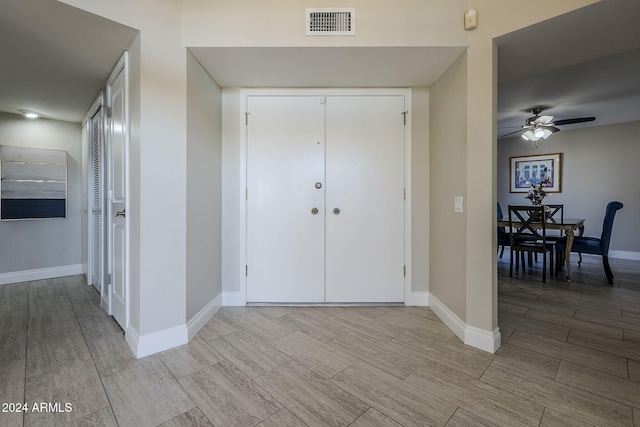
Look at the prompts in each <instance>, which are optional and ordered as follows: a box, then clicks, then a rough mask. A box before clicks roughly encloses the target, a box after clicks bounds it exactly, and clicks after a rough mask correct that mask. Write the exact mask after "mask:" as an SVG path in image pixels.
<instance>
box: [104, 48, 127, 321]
mask: <svg viewBox="0 0 640 427" xmlns="http://www.w3.org/2000/svg"><path fill="white" fill-rule="evenodd" d="M125 57H126V55H125V56H123V60H122V61H121V62H120V63H119V66H118V67H116V69H115V70H114V72H113V73H112V76H111V77H110V78H109V80H108V82H107V100H108V102H109V106H110V117H109V122H108V123H109V126H108V139H107V141H108V149H107V156H108V174H107V176H108V189H109V190H108V193H109V194H108V199H109V201H108V206H109V209H108V225H109V248H110V251H109V255H110V256H109V272H110V277H111V285H110V292H109V299H110V301H109V302H108V303H110V306H111V307H110V311H108V312H109V313H111V315H113V317H114V318H115V319H116V321H117V322H118V323H119V324H120V326H122V328H123V329H124V330H126V327H127V292H128V291H127V263H126V259H127V238H126V237H127V221H126V207H127V206H126V202H127V185H126V184H127V180H126V178H127V177H126V174H127V147H128V135H127V132H128V119H127V118H128V114H127V92H126V83H127V81H126V63H125V60H124V59H125Z"/></svg>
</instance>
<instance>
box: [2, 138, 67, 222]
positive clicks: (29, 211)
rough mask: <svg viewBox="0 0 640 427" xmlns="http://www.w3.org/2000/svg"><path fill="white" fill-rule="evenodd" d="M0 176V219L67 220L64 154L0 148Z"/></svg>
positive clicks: (3, 146) (65, 162)
mask: <svg viewBox="0 0 640 427" xmlns="http://www.w3.org/2000/svg"><path fill="white" fill-rule="evenodd" d="M0 177H1V180H0V203H1V204H0V219H2V220H17V219H40V218H66V216H67V152H66V151H61V150H47V149H40V148H24V147H12V146H8V145H0Z"/></svg>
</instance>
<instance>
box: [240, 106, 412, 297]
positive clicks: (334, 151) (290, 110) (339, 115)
mask: <svg viewBox="0 0 640 427" xmlns="http://www.w3.org/2000/svg"><path fill="white" fill-rule="evenodd" d="M247 111H248V113H249V114H248V123H247V165H246V167H247V169H246V170H247V197H246V199H247V301H248V302H272V303H278V302H283V303H323V302H329V303H343V302H344V303H351V302H361V303H375V302H403V301H404V275H405V273H404V272H405V254H404V248H405V244H404V235H405V234H404V227H405V224H404V221H405V212H404V210H405V166H404V165H405V160H404V158H405V157H404V156H405V138H404V132H405V126H404V121H403V118H404V117H403V112H404V111H405V98H404V96H396V95H388V96H387V95H385V96H249V97H248V98H247Z"/></svg>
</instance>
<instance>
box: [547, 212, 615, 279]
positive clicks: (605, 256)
mask: <svg viewBox="0 0 640 427" xmlns="http://www.w3.org/2000/svg"><path fill="white" fill-rule="evenodd" d="M623 206H624V205H623V204H622V203H621V202H617V201H612V202H609V203H608V204H607V207H606V209H605V212H604V221H603V222H602V233H601V234H600V237H599V238H598V237H584V236H576V237H574V238H573V245H572V246H571V252H577V253H579V254H592V255H600V256H601V257H602V266H603V267H604V274H605V275H606V276H607V281H608V282H609V284H610V285H613V273H612V271H611V266H610V265H609V244H610V243H611V233H612V232H613V220H614V219H615V217H616V212H618V211H619V210H620V209H622V208H623ZM566 247H567V238H566V237H563V238H562V239H560V240H558V241H557V242H556V274H558V273H559V272H560V270H561V269H562V265H563V262H564V253H565V250H566ZM581 262H582V258H580V261H578V265H580V264H581Z"/></svg>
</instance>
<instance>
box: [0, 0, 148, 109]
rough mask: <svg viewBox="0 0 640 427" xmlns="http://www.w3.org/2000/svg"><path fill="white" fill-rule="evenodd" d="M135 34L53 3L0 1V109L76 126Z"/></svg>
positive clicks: (51, 0)
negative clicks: (32, 114)
mask: <svg viewBox="0 0 640 427" xmlns="http://www.w3.org/2000/svg"><path fill="white" fill-rule="evenodd" d="M136 34H137V31H136V30H134V29H132V28H129V27H126V26H124V25H120V24H118V23H115V22H113V21H109V20H107V19H104V18H101V17H97V16H95V15H92V14H90V13H86V12H84V11H81V10H79V9H76V8H74V7H71V6H68V5H65V4H63V3H60V2H58V1H55V0H9V1H2V7H1V8H0V52H1V53H2V56H1V59H0V60H1V61H2V64H1V65H0V82H2V84H0V111H3V112H7V113H16V114H17V113H18V112H19V111H20V110H30V111H35V112H38V113H41V114H43V116H44V117H46V118H51V119H57V120H64V121H71V122H81V121H82V119H83V117H84V115H85V114H86V112H87V110H88V109H89V107H90V106H91V104H92V103H93V101H94V99H95V98H96V96H97V95H98V92H99V90H100V88H101V87H103V86H104V83H105V80H106V79H107V77H108V75H109V73H110V72H111V70H112V68H113V67H114V66H115V64H116V62H117V61H118V59H119V58H120V56H121V55H122V52H123V51H124V50H125V49H127V47H128V46H130V45H131V43H132V42H133V40H134V38H135V36H136Z"/></svg>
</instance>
